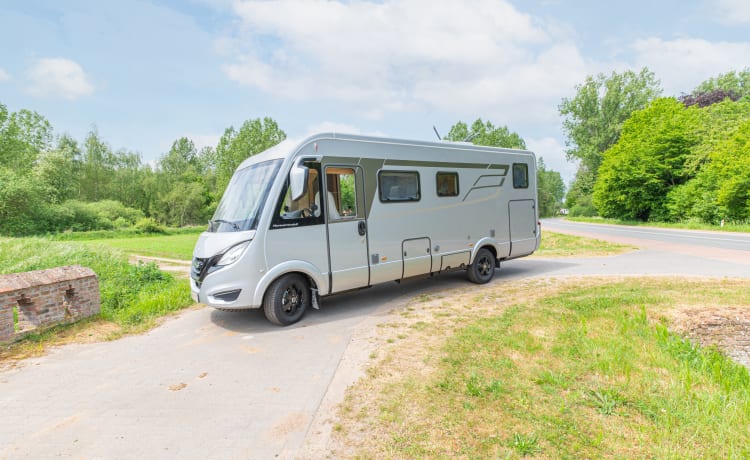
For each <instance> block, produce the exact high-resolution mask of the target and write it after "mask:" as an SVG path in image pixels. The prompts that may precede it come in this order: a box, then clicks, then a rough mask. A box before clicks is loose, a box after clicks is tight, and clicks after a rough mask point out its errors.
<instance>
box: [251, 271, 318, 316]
mask: <svg viewBox="0 0 750 460" xmlns="http://www.w3.org/2000/svg"><path fill="white" fill-rule="evenodd" d="M310 296H311V293H310V287H309V286H308V284H307V280H306V279H305V277H304V276H302V275H298V274H289V275H284V276H282V277H281V278H279V279H277V280H276V281H274V282H273V283H272V284H271V286H270V287H269V288H268V290H267V291H266V295H265V297H264V298H263V313H265V315H266V319H268V321H270V322H272V323H274V324H278V325H279V326H288V325H290V324H293V323H296V322H297V321H299V320H300V319H302V316H303V315H304V314H305V310H306V309H307V306H308V305H310Z"/></svg>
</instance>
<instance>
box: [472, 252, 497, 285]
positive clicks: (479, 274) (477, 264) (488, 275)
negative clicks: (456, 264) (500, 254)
mask: <svg viewBox="0 0 750 460" xmlns="http://www.w3.org/2000/svg"><path fill="white" fill-rule="evenodd" d="M467 275H468V276H469V281H471V282H472V283H477V284H485V283H489V282H490V280H491V279H492V277H493V276H495V256H493V255H492V252H490V250H489V249H485V248H482V249H480V250H479V251H477V256H476V257H475V258H474V263H472V264H471V265H469V269H468V270H467Z"/></svg>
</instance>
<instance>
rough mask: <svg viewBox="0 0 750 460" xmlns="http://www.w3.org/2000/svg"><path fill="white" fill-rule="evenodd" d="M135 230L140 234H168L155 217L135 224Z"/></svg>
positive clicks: (146, 218) (145, 218) (140, 220)
mask: <svg viewBox="0 0 750 460" xmlns="http://www.w3.org/2000/svg"><path fill="white" fill-rule="evenodd" d="M135 229H136V230H137V231H138V232H140V233H166V231H167V230H166V229H165V228H164V227H163V226H162V225H160V224H159V223H158V222H157V221H156V220H155V219H154V218H153V217H144V218H143V219H139V220H138V222H136V223H135Z"/></svg>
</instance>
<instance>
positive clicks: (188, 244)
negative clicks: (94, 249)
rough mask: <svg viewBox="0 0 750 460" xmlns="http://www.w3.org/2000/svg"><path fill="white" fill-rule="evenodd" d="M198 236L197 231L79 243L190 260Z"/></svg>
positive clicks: (139, 253) (128, 252) (132, 252)
mask: <svg viewBox="0 0 750 460" xmlns="http://www.w3.org/2000/svg"><path fill="white" fill-rule="evenodd" d="M198 236H199V234H198V233H186V234H180V235H161V236H142V237H138V238H102V239H95V240H86V241H80V244H86V245H90V246H106V247H110V248H115V249H119V250H121V251H122V252H124V253H126V254H137V255H143V256H152V257H165V258H168V259H179V260H191V259H192V258H193V248H194V247H195V242H196V241H198Z"/></svg>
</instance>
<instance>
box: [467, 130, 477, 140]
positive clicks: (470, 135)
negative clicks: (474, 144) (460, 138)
mask: <svg viewBox="0 0 750 460" xmlns="http://www.w3.org/2000/svg"><path fill="white" fill-rule="evenodd" d="M477 136H479V133H478V132H476V131H474V132H473V133H471V134H469V135H468V136H466V139H464V142H471V141H473V140H474V138H475V137H477Z"/></svg>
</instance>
